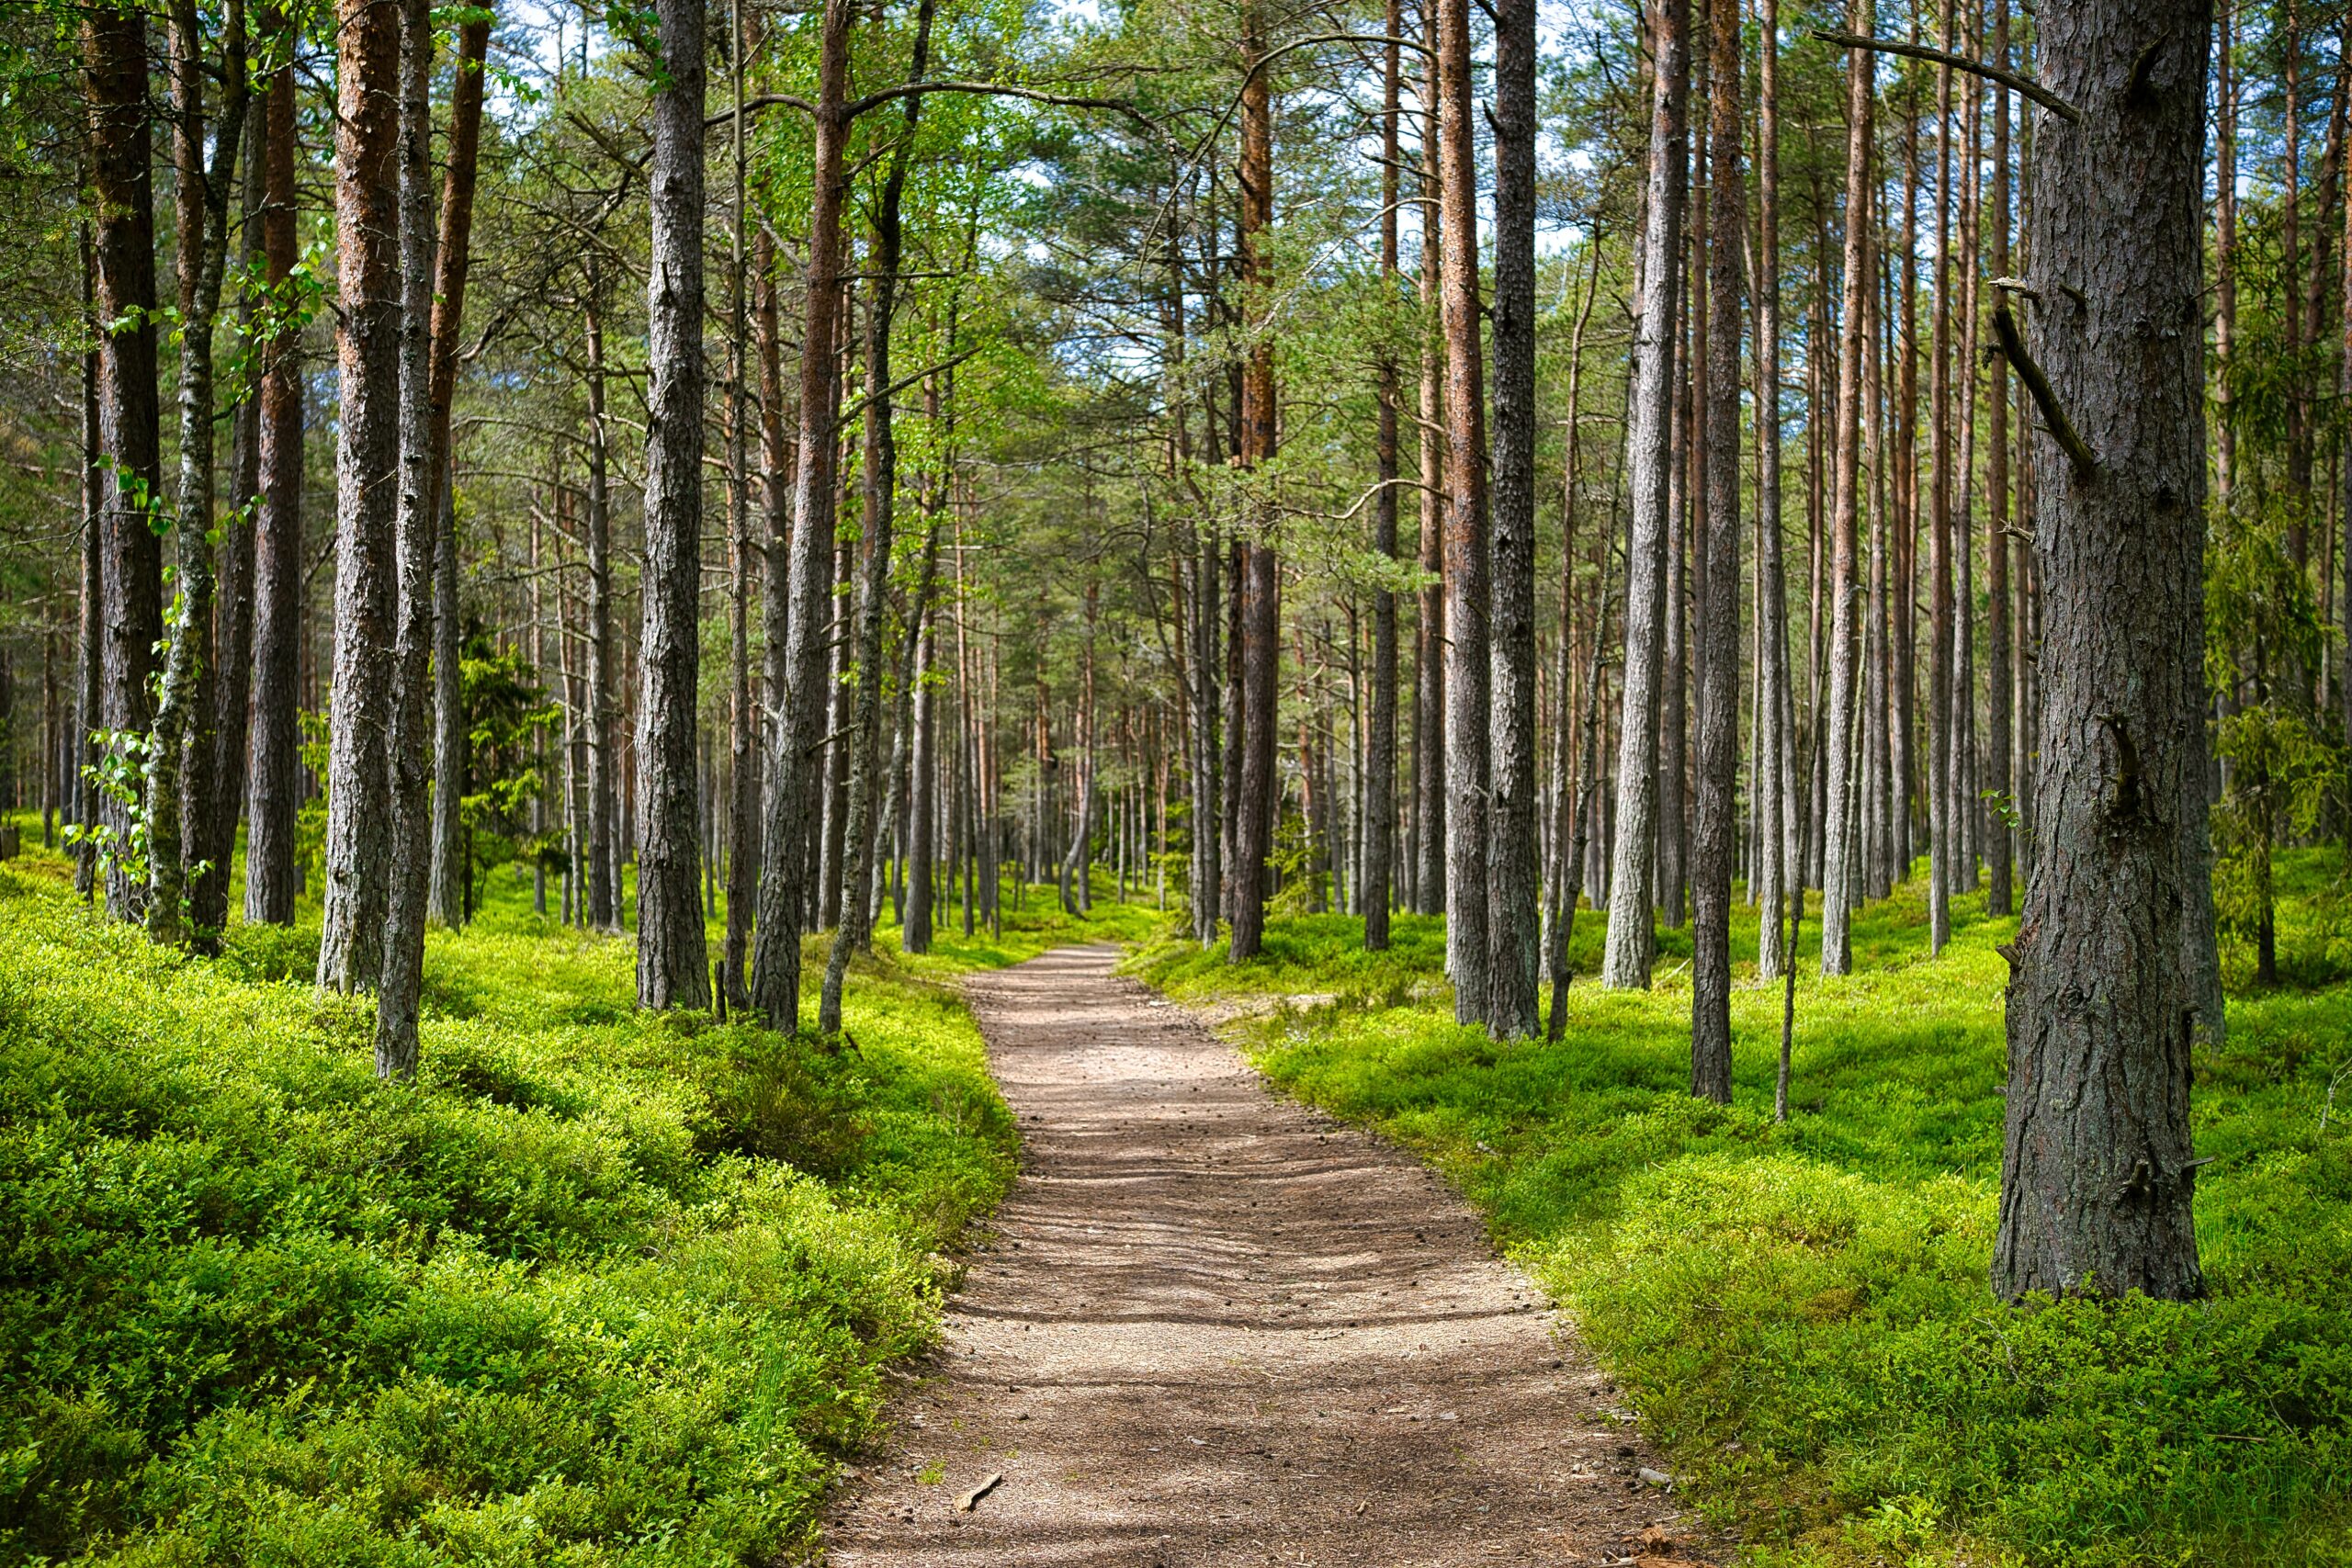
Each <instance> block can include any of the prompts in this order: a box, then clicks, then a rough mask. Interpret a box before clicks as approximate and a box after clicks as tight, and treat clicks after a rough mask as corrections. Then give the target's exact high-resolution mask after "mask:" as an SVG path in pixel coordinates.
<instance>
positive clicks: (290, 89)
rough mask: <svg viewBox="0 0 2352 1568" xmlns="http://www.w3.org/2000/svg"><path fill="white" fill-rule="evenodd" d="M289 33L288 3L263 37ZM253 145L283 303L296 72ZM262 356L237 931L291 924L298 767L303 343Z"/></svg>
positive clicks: (279, 88) (291, 228)
mask: <svg viewBox="0 0 2352 1568" xmlns="http://www.w3.org/2000/svg"><path fill="white" fill-rule="evenodd" d="M289 26H290V22H289V18H288V14H287V7H286V6H285V4H283V3H282V0H281V3H279V4H277V5H274V6H272V7H271V28H272V30H273V31H274V32H278V33H283V32H284V31H285V30H286V29H287V28H288V27H289ZM265 98H266V104H265V107H264V110H263V136H262V149H263V151H262V183H263V186H264V189H263V192H262V201H261V248H262V277H263V281H264V283H265V285H266V288H267V289H268V292H269V298H270V299H271V302H272V303H273V304H282V302H283V300H284V298H285V294H286V291H287V289H288V279H289V278H290V277H291V276H293V273H294V267H295V265H296V263H297V261H298V260H299V259H300V258H299V255H298V253H297V250H296V240H295V199H296V197H295V188H294V166H295V164H296V162H297V157H296V154H297V152H298V151H299V150H298V149H297V147H296V146H295V137H296V135H297V124H296V120H295V118H294V65H293V61H292V59H291V56H290V51H289V53H288V57H287V59H286V61H285V62H284V63H283V64H281V65H279V66H278V67H277V70H275V71H273V72H272V73H270V77H269V85H268V86H267V88H266V92H265ZM271 319H272V320H273V321H276V322H277V323H278V325H277V331H276V332H275V333H273V334H272V335H271V336H270V337H269V338H268V339H267V340H266V342H265V343H264V344H262V345H261V355H262V373H261V493H260V496H259V497H258V499H257V502H256V509H255V516H254V648H253V666H254V690H253V742H252V751H251V756H252V773H253V778H252V783H251V786H250V789H251V798H250V800H249V801H248V803H247V806H246V811H245V818H246V828H245V920H246V922H247V923H248V924H252V925H261V924H276V925H286V924H289V923H291V921H292V920H293V919H294V892H295V887H296V886H297V883H298V881H299V880H300V868H299V867H298V866H297V865H296V864H295V861H294V855H295V842H294V821H295V813H296V810H297V808H298V804H299V802H298V799H297V796H298V794H299V787H300V786H299V779H300V774H299V773H298V772H297V769H298V767H299V765H300V756H301V739H302V738H301V727H300V707H301V691H300V680H301V644H302V564H303V563H302V364H301V355H302V334H301V331H300V328H299V327H297V326H295V325H293V324H292V323H290V322H288V321H286V319H285V317H284V316H283V314H278V313H274V314H273V316H272V318H271Z"/></svg>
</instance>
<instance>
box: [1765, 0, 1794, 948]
mask: <svg viewBox="0 0 2352 1568" xmlns="http://www.w3.org/2000/svg"><path fill="white" fill-rule="evenodd" d="M1762 12H1763V17H1762V20H1763V27H1762V30H1761V40H1762V41H1761V45H1760V47H1759V49H1758V61H1757V76H1758V81H1757V94H1756V209H1757V212H1756V229H1757V248H1756V352H1755V365H1756V407H1757V410H1758V415H1757V419H1756V513H1757V517H1756V547H1757V552H1758V559H1757V563H1756V566H1757V573H1756V577H1757V612H1756V618H1757V620H1758V626H1757V628H1756V630H1757V637H1758V646H1759V647H1760V648H1761V649H1763V655H1762V658H1761V659H1760V660H1759V661H1758V665H1757V669H1756V705H1757V707H1758V713H1759V723H1758V735H1759V736H1760V737H1761V738H1762V739H1761V740H1760V742H1759V744H1758V750H1757V758H1756V840H1757V855H1756V874H1755V884H1756V902H1757V907H1758V909H1760V910H1761V911H1762V915H1763V918H1762V919H1761V920H1760V921H1759V922H1758V931H1757V942H1756V974H1757V977H1758V979H1764V980H1770V979H1773V978H1776V977H1777V976H1779V975H1780V974H1781V969H1782V968H1783V966H1785V965H1788V964H1793V963H1794V962H1795V961H1796V960H1795V954H1793V953H1790V952H1789V951H1788V949H1787V947H1786V945H1785V944H1784V943H1783V942H1782V940H1781V939H1782V936H1783V935H1784V934H1785V930H1786V928H1785V927H1784V926H1783V925H1782V923H1781V919H1780V913H1781V906H1782V904H1783V901H1784V900H1785V899H1786V897H1788V889H1789V887H1790V886H1792V884H1794V883H1796V882H1797V881H1798V880H1799V879H1800V878H1801V876H1802V874H1803V872H1802V869H1801V867H1800V865H1799V863H1798V861H1797V856H1796V843H1795V832H1794V828H1795V823H1796V786H1795V780H1794V779H1793V778H1792V776H1791V773H1792V756H1791V753H1792V751H1793V750H1794V749H1795V748H1794V741H1793V737H1792V735H1791V734H1790V733H1789V730H1788V728H1787V721H1788V714H1789V689H1790V688H1789V682H1790V674H1791V671H1790V668H1789V626H1788V615H1789V585H1788V574H1787V570H1786V568H1785V566H1784V564H1783V561H1782V559H1781V151H1780V142H1781V85H1780V54H1781V50H1780V36H1781V20H1780V17H1781V7H1780V0H1763V5H1762Z"/></svg>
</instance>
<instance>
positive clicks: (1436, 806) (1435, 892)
mask: <svg viewBox="0 0 2352 1568" xmlns="http://www.w3.org/2000/svg"><path fill="white" fill-rule="evenodd" d="M1424 14H1425V15H1426V17H1427V18H1428V28H1427V33H1428V38H1429V43H1430V51H1431V54H1434V52H1435V50H1436V46H1437V32H1438V17H1437V7H1436V6H1425V7H1424ZM1420 96H1421V157H1420V165H1421V166H1420V182H1421V202H1420V208H1421V210H1420V220H1421V221H1420V229H1421V234H1420V241H1421V254H1420V303H1421V313H1422V316H1423V317H1424V319H1425V321H1426V322H1427V326H1426V327H1425V329H1424V331H1423V333H1422V336H1421V389H1420V414H1421V417H1420V433H1421V439H1420V465H1419V470H1418V471H1419V476H1420V501H1421V508H1420V524H1421V528H1420V568H1421V572H1422V581H1423V582H1424V583H1425V584H1426V586H1424V587H1423V588H1422V589H1421V592H1420V605H1419V615H1417V616H1416V617H1415V636H1414V649H1413V654H1414V662H1413V669H1414V681H1413V831H1414V834H1415V837H1416V840H1417V842H1416V845H1415V848H1416V854H1415V857H1414V867H1413V886H1414V904H1413V908H1415V909H1416V910H1418V911H1419V912H1420V913H1421V914H1424V915H1435V914H1441V913H1442V912H1443V911H1444V909H1445V819H1446V811H1445V493H1444V484H1445V430H1446V412H1445V379H1444V370H1445V353H1444V338H1443V333H1442V328H1441V326H1440V322H1441V321H1442V315H1443V311H1442V308H1441V306H1440V299H1441V296H1442V294H1443V292H1444V288H1445V284H1444V265H1445V230H1444V225H1443V223H1442V221H1441V220H1440V219H1439V216H1438V207H1439V201H1440V193H1441V191H1442V188H1443V184H1444V176H1443V174H1442V167H1441V164H1440V162H1439V158H1438V151H1437V143H1438V136H1437V124H1438V113H1439V108H1438V99H1439V96H1440V95H1439V92H1438V73H1437V71H1436V69H1435V67H1434V65H1433V63H1432V62H1431V60H1430V56H1426V55H1425V56H1424V57H1423V59H1422V73H1421V95H1420Z"/></svg>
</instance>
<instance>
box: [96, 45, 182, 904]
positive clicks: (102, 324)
mask: <svg viewBox="0 0 2352 1568" xmlns="http://www.w3.org/2000/svg"><path fill="white" fill-rule="evenodd" d="M82 40H83V51H84V69H85V93H86V95H87V97H88V100H89V105H90V152H89V159H90V190H91V196H92V197H93V206H94V207H95V208H96V214H97V217H96V240H95V245H94V248H93V252H92V254H93V259H94V263H95V267H96V298H95V300H94V303H95V305H96V315H97V321H98V323H99V333H100V335H99V339H98V388H97V390H98V465H97V466H98V469H99V473H100V485H101V490H100V495H99V513H98V531H99V536H100V545H99V556H100V562H99V564H100V593H99V604H100V605H101V606H102V615H101V620H102V623H103V625H104V627H105V631H104V641H103V642H102V643H101V644H100V650H99V651H100V659H99V671H100V673H99V680H100V685H101V693H100V701H99V705H98V706H99V719H100V723H99V728H102V729H104V730H105V731H106V732H107V734H108V735H110V736H115V737H120V736H124V735H134V734H138V733H141V732H143V731H144V730H145V729H146V728H147V726H148V719H149V713H150V708H149V696H148V684H149V681H150V679H151V677H152V676H153V673H154V669H155V645H156V644H157V643H158V642H160V641H161V640H162V639H163V636H164V552H163V546H162V543H161V541H160V540H159V539H158V538H157V536H156V534H155V531H154V529H153V527H152V526H150V525H149V520H148V514H147V510H148V504H149V502H148V501H147V499H146V498H148V497H153V496H155V495H159V494H161V493H162V490H163V466H164V459H163V442H162V429H161V426H162V418H161V413H160V411H159V410H158V409H157V407H156V393H155V314H156V310H155V193H154V180H153V175H152V173H151V172H150V168H149V164H150V162H151V158H152V148H151V145H150V141H151V139H150V134H149V130H148V124H147V66H148V60H147V24H146V21H145V19H144V17H143V16H142V15H141V13H140V12H138V11H135V10H120V11H118V10H114V9H111V8H107V7H98V8H96V9H94V10H92V11H91V12H90V13H89V15H88V16H87V17H86V18H85V20H84V22H83V28H82ZM119 747H120V742H119V740H116V741H111V742H109V744H108V748H107V749H108V750H109V751H112V752H113V753H114V755H115V756H116V757H117V758H119V759H120V760H121V761H123V762H124V763H125V765H129V762H130V759H128V758H126V757H123V756H122V753H121V751H120V750H119ZM98 819H99V825H100V828H101V829H102V830H103V831H105V832H107V834H109V835H111V836H112V838H113V840H114V841H115V842H116V843H117V844H118V845H124V846H127V845H128V843H129V841H130V830H131V808H130V807H127V806H125V805H124V804H123V802H121V801H120V800H119V799H117V798H116V797H115V795H112V794H111V793H107V794H105V795H102V797H101V798H100V800H99V803H98ZM145 894H146V887H145V885H144V884H143V883H141V882H140V881H138V880H137V879H135V878H133V877H132V876H131V875H130V866H129V865H127V864H126V863H124V861H123V860H121V859H120V858H117V859H116V860H115V861H114V862H113V863H112V864H111V865H110V866H109V867H108V869H107V911H108V912H109V913H111V914H113V915H114V916H116V917H117V918H118V919H136V918H138V916H139V914H140V912H141V908H142V907H143V904H144V900H145Z"/></svg>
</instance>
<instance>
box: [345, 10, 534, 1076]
mask: <svg viewBox="0 0 2352 1568" xmlns="http://www.w3.org/2000/svg"><path fill="white" fill-rule="evenodd" d="M400 15H401V149H400V165H401V167H400V225H401V227H400V247H401V347H400V368H401V392H400V445H401V452H400V476H401V488H400V497H399V502H398V521H397V529H396V532H397V536H398V540H399V543H398V547H397V555H398V568H399V578H400V609H399V616H398V621H397V632H396V635H395V637H394V643H393V660H392V728H391V734H390V737H389V739H388V740H387V743H386V753H387V754H386V759H385V765H386V769H387V773H388V781H389V784H390V789H389V792H388V795H387V797H386V800H385V807H387V808H388V814H389V815H390V818H391V823H392V864H391V874H390V881H389V886H388V895H387V898H386V903H385V919H384V970H383V976H382V979H381V982H380V984H379V987H378V990H377V994H376V1076H377V1077H380V1078H413V1077H415V1076H416V1058H417V1037H416V1025H417V1005H418V1001H419V999H420V996H421V993H422V992H423V989H424V893H425V880H426V878H425V873H426V872H427V871H428V870H429V869H430V865H431V859H430V857H431V854H432V847H433V846H432V841H431V839H430V837H429V833H428V829H429V826H430V822H429V816H428V813H429V811H430V808H431V803H430V801H429V800H428V798H427V791H426V779H427V776H428V775H427V773H426V767H427V765H428V759H427V757H426V755H425V728H426V726H427V725H428V724H429V723H430V722H431V717H432V713H431V709H430V708H429V707H428V706H427V702H426V699H427V697H428V696H429V694H430V693H429V690H428V685H427V683H428V682H429V681H430V680H431V678H432V657H433V557H434V548H433V542H434V541H433V536H434V534H435V499H436V497H435V490H436V485H435V478H436V476H435V474H434V472H433V468H432V463H433V333H432V310H433V299H432V294H433V284H434V278H433V275H432V274H433V189H432V185H431V178H432V172H433V157H432V141H433V31H434V29H433V12H432V0H401V6H400ZM538 538H539V536H538V525H537V523H536V522H535V523H534V524H533V525H532V529H531V553H532V556H533V557H534V559H533V560H532V562H531V565H532V566H533V567H534V568H536V567H537V564H538V563H537V559H536V557H537V554H538ZM531 586H532V596H531V608H532V611H533V614H532V616H531V621H532V639H533V641H534V643H537V641H538V640H540V617H539V615H538V614H537V611H538V608H539V595H538V579H537V576H534V577H533V578H532V579H531ZM544 798H545V796H544V795H542V796H541V799H542V801H544ZM545 875H546V874H545V871H544V869H542V870H541V871H540V874H539V879H538V881H537V885H536V886H537V896H538V897H537V907H538V912H539V913H540V914H542V915H544V914H545V913H547V886H546V881H545Z"/></svg>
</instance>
